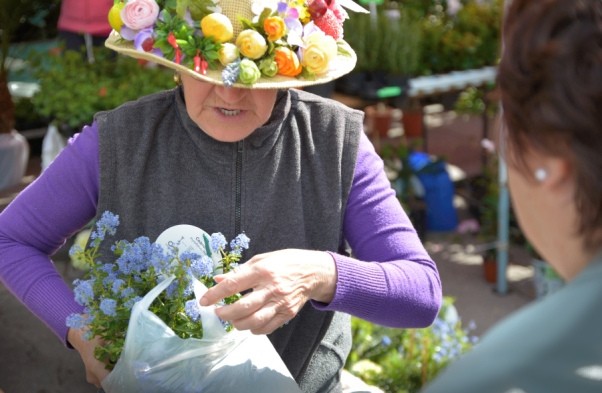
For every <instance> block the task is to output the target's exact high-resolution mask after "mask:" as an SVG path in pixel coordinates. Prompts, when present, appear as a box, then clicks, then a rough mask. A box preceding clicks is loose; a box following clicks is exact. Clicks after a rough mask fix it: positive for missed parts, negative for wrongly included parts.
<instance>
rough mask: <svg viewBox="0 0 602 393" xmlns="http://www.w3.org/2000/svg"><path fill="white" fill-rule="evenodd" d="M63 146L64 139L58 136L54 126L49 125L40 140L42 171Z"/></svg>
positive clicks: (58, 133) (64, 143)
mask: <svg viewBox="0 0 602 393" xmlns="http://www.w3.org/2000/svg"><path fill="white" fill-rule="evenodd" d="M65 146H66V142H65V138H63V136H62V135H61V134H60V132H59V130H58V128H57V127H56V126H55V125H54V124H51V125H49V126H48V130H47V131H46V135H44V139H43V140H42V171H44V170H45V169H46V168H48V165H50V164H51V163H52V161H54V159H55V158H56V156H58V154H59V153H60V152H61V150H63V148H64V147H65Z"/></svg>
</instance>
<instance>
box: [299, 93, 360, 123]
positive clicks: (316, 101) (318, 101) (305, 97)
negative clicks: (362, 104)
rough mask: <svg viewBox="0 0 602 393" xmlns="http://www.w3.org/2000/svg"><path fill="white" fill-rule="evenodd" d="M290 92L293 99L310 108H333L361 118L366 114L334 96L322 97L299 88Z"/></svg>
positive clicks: (334, 110)
mask: <svg viewBox="0 0 602 393" xmlns="http://www.w3.org/2000/svg"><path fill="white" fill-rule="evenodd" d="M290 92H291V94H290V95H291V101H292V102H293V103H294V104H296V105H306V106H307V107H308V108H309V107H311V108H314V109H317V110H324V109H326V110H332V111H333V112H338V113H342V114H344V115H345V116H352V117H355V116H357V117H358V118H359V119H362V118H363V116H364V112H363V111H360V110H358V109H353V108H351V107H348V106H347V105H345V104H343V103H341V102H339V101H337V100H334V99H332V98H326V97H322V96H319V95H317V94H313V93H309V92H307V91H303V90H299V89H290Z"/></svg>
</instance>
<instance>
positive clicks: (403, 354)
mask: <svg viewBox="0 0 602 393" xmlns="http://www.w3.org/2000/svg"><path fill="white" fill-rule="evenodd" d="M351 329H352V336H353V339H352V343H353V344H352V347H351V352H350V354H349V357H348V358H347V362H346V364H345V370H348V371H349V372H351V373H352V374H353V375H355V376H357V377H359V378H361V379H362V380H363V381H365V382H366V383H368V384H369V385H371V386H376V387H378V388H380V389H382V391H383V392H385V393H399V392H417V391H419V390H420V389H421V388H422V387H423V386H424V385H426V384H427V383H428V382H429V381H432V380H433V379H434V378H435V377H436V376H437V375H438V374H439V373H440V372H441V371H442V370H443V369H445V368H446V367H447V365H449V363H450V362H453V361H454V359H456V358H457V357H459V356H461V355H462V354H463V353H465V352H466V351H468V350H470V349H471V348H472V347H473V345H474V343H475V342H476V341H477V337H475V336H473V335H472V333H471V330H472V329H471V327H470V325H469V326H468V327H467V326H463V325H462V320H461V318H460V316H459V314H458V311H457V309H456V307H455V306H454V299H453V298H451V297H448V296H446V297H444V299H443V304H442V306H441V310H440V311H439V313H438V315H437V318H436V320H435V322H434V323H433V324H432V325H431V326H430V327H427V328H423V329H393V328H386V327H382V326H378V325H375V324H372V323H370V322H367V321H363V320H361V319H359V318H352V319H351Z"/></svg>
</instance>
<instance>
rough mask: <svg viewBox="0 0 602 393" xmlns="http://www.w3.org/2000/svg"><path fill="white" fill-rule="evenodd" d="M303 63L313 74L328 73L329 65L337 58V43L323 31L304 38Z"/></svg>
mask: <svg viewBox="0 0 602 393" xmlns="http://www.w3.org/2000/svg"><path fill="white" fill-rule="evenodd" d="M303 41H304V43H305V48H304V49H303V61H302V62H301V64H302V65H303V67H305V69H307V71H309V72H311V73H312V74H316V75H320V74H323V73H325V72H326V71H328V65H329V63H330V61H331V60H332V59H334V58H335V57H336V56H337V50H338V49H337V42H336V41H335V39H334V38H332V37H331V36H329V35H326V34H324V33H323V32H321V31H318V32H315V33H313V34H311V35H310V36H309V37H306V38H304V40H303Z"/></svg>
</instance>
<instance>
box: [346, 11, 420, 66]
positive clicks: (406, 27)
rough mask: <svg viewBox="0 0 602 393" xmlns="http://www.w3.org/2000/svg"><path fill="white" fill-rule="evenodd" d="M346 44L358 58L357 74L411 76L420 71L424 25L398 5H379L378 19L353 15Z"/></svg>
mask: <svg viewBox="0 0 602 393" xmlns="http://www.w3.org/2000/svg"><path fill="white" fill-rule="evenodd" d="M345 40H346V41H347V42H348V43H349V45H351V47H352V48H353V49H354V50H355V52H356V54H357V66H356V68H355V69H356V70H357V71H379V72H383V73H389V74H392V75H404V76H409V75H414V74H416V72H417V70H418V69H419V60H420V42H421V32H420V21H419V20H418V19H416V18H413V17H411V16H410V15H409V14H408V12H407V10H406V8H404V7H401V6H399V5H398V4H397V3H394V2H389V3H387V4H384V5H379V6H378V7H377V11H376V14H375V15H371V14H354V15H351V17H350V18H349V20H347V21H346V22H345Z"/></svg>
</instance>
